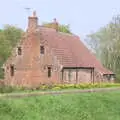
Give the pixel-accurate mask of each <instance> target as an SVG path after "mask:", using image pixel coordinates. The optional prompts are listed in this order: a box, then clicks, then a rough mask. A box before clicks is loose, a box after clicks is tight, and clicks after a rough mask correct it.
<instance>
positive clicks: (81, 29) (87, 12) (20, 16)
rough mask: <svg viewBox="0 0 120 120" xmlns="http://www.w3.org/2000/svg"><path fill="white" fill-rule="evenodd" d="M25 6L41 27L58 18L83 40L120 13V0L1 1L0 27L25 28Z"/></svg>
mask: <svg viewBox="0 0 120 120" xmlns="http://www.w3.org/2000/svg"><path fill="white" fill-rule="evenodd" d="M27 7H29V8H32V10H36V11H37V15H38V17H39V23H40V24H41V23H42V22H44V21H52V19H53V18H57V20H58V22H59V23H62V24H70V27H71V30H72V32H74V33H75V34H77V35H79V36H81V37H84V36H85V35H86V34H89V33H91V32H92V31H96V30H98V29H99V28H100V27H102V26H104V25H106V24H107V23H109V21H110V20H111V18H112V16H113V15H116V14H119V13H120V0H0V28H2V27H3V25H4V24H13V25H17V26H18V27H21V28H23V29H25V28H26V26H27V16H28V15H29V14H30V12H28V11H26V10H25V9H24V8H27Z"/></svg>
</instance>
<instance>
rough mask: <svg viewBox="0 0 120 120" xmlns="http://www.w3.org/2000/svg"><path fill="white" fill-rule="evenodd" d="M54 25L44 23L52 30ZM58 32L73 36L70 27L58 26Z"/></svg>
mask: <svg viewBox="0 0 120 120" xmlns="http://www.w3.org/2000/svg"><path fill="white" fill-rule="evenodd" d="M53 24H54V23H43V26H45V27H48V28H52V27H53ZM58 31H60V32H63V33H69V34H72V32H71V30H70V26H69V25H62V24H58Z"/></svg>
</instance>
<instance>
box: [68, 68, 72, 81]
mask: <svg viewBox="0 0 120 120" xmlns="http://www.w3.org/2000/svg"><path fill="white" fill-rule="evenodd" d="M71 77H72V71H71V70H69V73H68V78H69V81H71Z"/></svg>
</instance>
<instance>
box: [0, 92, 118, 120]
mask: <svg viewBox="0 0 120 120" xmlns="http://www.w3.org/2000/svg"><path fill="white" fill-rule="evenodd" d="M0 120H120V92H106V93H81V94H66V95H45V96H40V97H28V98H24V99H23V98H17V99H1V100H0Z"/></svg>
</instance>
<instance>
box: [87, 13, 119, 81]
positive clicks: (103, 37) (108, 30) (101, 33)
mask: <svg viewBox="0 0 120 120" xmlns="http://www.w3.org/2000/svg"><path fill="white" fill-rule="evenodd" d="M87 38H88V39H87V41H88V44H89V45H90V46H91V48H92V50H93V51H94V52H95V54H96V56H97V57H98V58H99V59H100V60H101V62H102V63H103V65H104V66H105V67H107V68H108V69H110V70H112V71H113V72H114V73H116V74H117V79H120V76H119V74H120V69H119V68H120V50H119V48H120V16H119V15H117V16H115V17H113V19H112V21H111V22H110V23H109V24H108V25H106V26H105V27H103V28H101V29H99V30H98V31H97V32H95V33H93V34H90V35H88V36H87Z"/></svg>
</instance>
